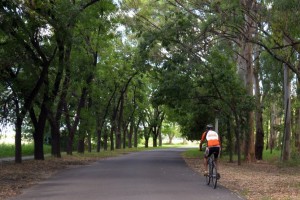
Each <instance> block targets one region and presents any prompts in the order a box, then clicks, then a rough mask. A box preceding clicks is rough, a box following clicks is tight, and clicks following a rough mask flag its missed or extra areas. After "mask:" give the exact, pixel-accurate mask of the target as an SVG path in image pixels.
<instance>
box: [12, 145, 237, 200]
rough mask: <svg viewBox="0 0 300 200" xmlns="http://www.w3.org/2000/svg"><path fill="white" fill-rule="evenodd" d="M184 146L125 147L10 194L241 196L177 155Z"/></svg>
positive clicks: (52, 197) (107, 198) (157, 198)
mask: <svg viewBox="0 0 300 200" xmlns="http://www.w3.org/2000/svg"><path fill="white" fill-rule="evenodd" d="M185 150H186V149H184V148H180V149H177V148H174V149H159V150H152V151H143V152H137V153H130V154H128V155H124V156H121V157H115V158H109V159H105V160H100V161H97V162H95V163H93V164H91V165H88V166H80V167H75V168H69V169H66V170H63V171H61V172H59V173H58V174H56V175H55V176H53V177H51V178H49V179H47V180H45V181H43V182H40V183H39V184H38V185H36V186H33V187H31V188H29V189H26V190H24V191H23V193H22V194H21V195H19V196H17V197H15V198H12V200H19V199H22V200H25V199H30V200H33V199H38V200H46V199H47V200H89V199H93V200H94V199H98V200H102V199H103V200H185V199H186V200H201V199H203V200H216V199H222V200H240V199H242V198H241V197H239V196H237V195H236V194H234V193H232V192H230V191H229V190H227V189H225V188H224V187H221V186H219V185H218V188H217V189H212V187H209V186H207V185H206V184H205V179H204V176H201V175H199V174H198V173H196V172H195V171H193V170H192V169H190V168H189V167H188V166H187V165H186V163H185V162H184V160H183V159H182V157H181V153H182V152H183V151H185Z"/></svg>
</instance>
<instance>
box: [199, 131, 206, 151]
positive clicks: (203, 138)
mask: <svg viewBox="0 0 300 200" xmlns="http://www.w3.org/2000/svg"><path fill="white" fill-rule="evenodd" d="M205 134H206V132H204V133H203V134H202V137H201V140H200V145H199V150H200V151H202V145H203V142H204V140H205Z"/></svg>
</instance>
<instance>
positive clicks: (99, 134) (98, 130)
mask: <svg viewBox="0 0 300 200" xmlns="http://www.w3.org/2000/svg"><path fill="white" fill-rule="evenodd" d="M99 125H100V124H99V120H98V121H97V152H100V150H101V132H102V129H101V127H99Z"/></svg>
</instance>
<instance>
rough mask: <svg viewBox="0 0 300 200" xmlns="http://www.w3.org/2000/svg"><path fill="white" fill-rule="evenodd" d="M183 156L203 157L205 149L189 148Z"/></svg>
mask: <svg viewBox="0 0 300 200" xmlns="http://www.w3.org/2000/svg"><path fill="white" fill-rule="evenodd" d="M183 156H184V157H186V158H203V151H199V149H198V148H193V149H188V150H187V151H185V152H183Z"/></svg>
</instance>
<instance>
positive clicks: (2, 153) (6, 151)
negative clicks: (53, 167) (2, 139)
mask: <svg viewBox="0 0 300 200" xmlns="http://www.w3.org/2000/svg"><path fill="white" fill-rule="evenodd" d="M33 149H34V145H33V144H32V143H30V144H22V155H23V156H29V155H33ZM50 152H51V147H50V146H49V145H44V153H45V154H49V153H50ZM14 156H15V145H13V144H0V158H6V157H14Z"/></svg>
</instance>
